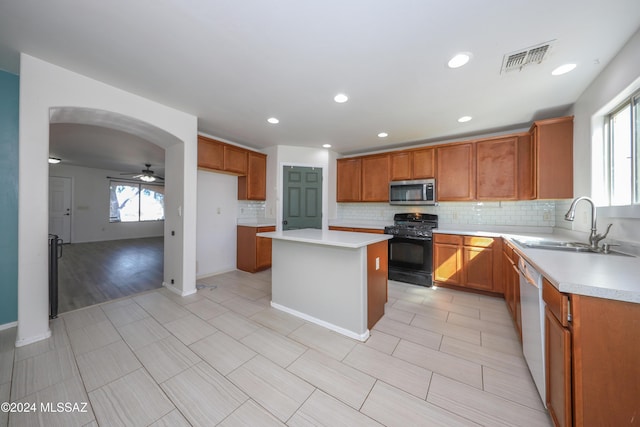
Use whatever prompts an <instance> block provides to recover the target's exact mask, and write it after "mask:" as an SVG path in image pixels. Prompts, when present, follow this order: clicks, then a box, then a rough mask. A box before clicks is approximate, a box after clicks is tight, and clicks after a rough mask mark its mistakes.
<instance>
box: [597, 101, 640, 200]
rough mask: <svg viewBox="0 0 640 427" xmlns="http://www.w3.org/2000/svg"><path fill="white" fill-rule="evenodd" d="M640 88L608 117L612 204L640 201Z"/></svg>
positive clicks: (609, 189) (607, 132)
mask: <svg viewBox="0 0 640 427" xmlns="http://www.w3.org/2000/svg"><path fill="white" fill-rule="evenodd" d="M639 107H640V91H638V92H636V93H634V94H633V95H632V96H631V97H629V98H627V99H626V100H625V101H624V102H623V103H622V104H620V105H619V106H618V107H617V108H615V109H614V110H612V111H611V112H610V113H609V114H608V115H607V117H606V123H605V134H606V137H607V140H606V145H605V147H606V156H605V159H606V162H605V163H606V165H605V166H606V169H607V170H606V179H607V181H608V182H607V184H608V196H609V206H631V205H638V204H640V129H639V127H640V113H639V112H638V108H639Z"/></svg>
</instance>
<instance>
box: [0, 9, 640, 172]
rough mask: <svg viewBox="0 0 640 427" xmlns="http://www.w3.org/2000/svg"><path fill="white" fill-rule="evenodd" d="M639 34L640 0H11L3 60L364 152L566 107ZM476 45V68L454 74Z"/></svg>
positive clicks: (270, 132)
mask: <svg viewBox="0 0 640 427" xmlns="http://www.w3.org/2000/svg"><path fill="white" fill-rule="evenodd" d="M639 28H640V1H638V0H607V1H603V0H598V1H595V0H561V1H558V0H536V1H525V0H486V1H478V0H447V1H443V0H437V1H436V0H401V1H393V0H348V1H345V0H324V1H319V0H316V1H313V0H307V1H301V0H237V1H222V0H136V1H130V0H109V1H86V0H62V1H38V0H20V1H14V0H0V68H3V69H6V70H8V71H13V72H17V71H18V70H19V66H18V59H19V56H18V52H20V51H22V52H25V53H28V54H30V55H33V56H36V57H38V58H41V59H43V60H46V61H49V62H52V63H54V64H57V65H60V66H63V67H66V68H68V69H71V70H73V71H75V72H78V73H81V74H84V75H87V76H90V77H92V78H95V79H97V80H101V81H104V82H106V83H108V84H111V85H114V86H117V87H119V88H121V89H124V90H127V91H129V92H132V93H136V94H139V95H141V96H144V97H146V98H149V99H152V100H155V101H157V102H160V103H163V104H166V105H169V106H172V107H174V108H177V109H180V110H182V111H186V112H188V113H191V114H194V115H196V116H198V118H199V121H198V128H199V130H200V131H201V132H204V133H207V134H210V135H213V136H216V137H219V138H223V139H227V140H230V141H232V142H236V143H239V144H242V145H246V146H249V147H254V148H257V149H260V148H264V147H268V146H272V145H277V144H283V145H298V146H307V147H319V146H320V145H321V144H324V143H330V144H332V145H333V149H334V150H335V151H337V152H339V153H343V154H349V153H358V152H367V151H375V150H381V149H386V148H391V147H398V146H402V145H410V144H416V143H422V142H430V141H436V140H443V139H449V138H452V137H461V136H464V135H470V134H480V133H490V132H496V131H502V130H511V129H515V128H522V127H524V126H528V124H529V123H530V122H531V121H532V120H534V119H540V118H547V117H551V116H557V115H560V114H564V113H566V112H567V110H568V108H570V106H571V105H572V104H573V103H574V102H575V101H576V99H577V98H578V97H579V96H580V94H581V93H582V92H583V91H584V90H585V89H586V87H587V86H588V85H589V83H590V82H591V81H593V79H594V78H595V77H596V76H597V74H598V73H600V72H601V71H602V70H603V68H604V67H605V66H606V64H607V63H608V62H609V61H610V60H611V58H612V57H613V56H614V55H615V54H616V53H617V52H618V51H619V50H620V48H621V47H622V46H623V45H624V43H625V42H626V41H627V40H628V39H629V38H630V37H631V36H632V35H633V34H634V33H635V32H636V31H637V30H638V29H639ZM550 40H555V43H554V45H553V48H552V50H551V51H550V54H549V55H548V57H547V59H546V60H544V61H543V62H542V63H541V64H539V65H532V66H529V67H526V68H524V69H523V70H522V71H519V72H518V71H514V72H510V73H506V74H502V75H501V73H500V68H501V65H502V60H503V56H504V55H505V54H507V53H511V52H514V51H517V50H519V49H523V48H527V47H530V46H533V45H536V44H539V43H543V42H547V41H550ZM460 51H467V52H471V53H472V60H471V62H470V63H469V64H468V65H466V66H465V67H462V68H460V69H456V70H452V69H449V68H447V67H446V63H447V61H448V59H449V58H450V57H451V56H453V55H454V54H455V53H458V52H460ZM639 54H640V53H639ZM567 62H573V63H576V64H577V65H578V67H577V68H576V70H574V71H573V72H571V73H569V74H566V75H564V76H559V77H553V76H551V74H550V72H551V70H552V69H554V68H555V67H557V66H559V65H561V64H564V63H567ZM338 92H344V93H346V94H347V95H348V96H349V97H350V100H349V101H348V102H347V103H345V104H337V103H335V102H334V101H333V97H334V95H335V94H337V93H338ZM463 115H470V116H473V120H472V121H470V122H468V123H463V124H461V123H458V122H457V119H458V118H459V117H460V116H463ZM272 116H274V117H277V118H279V119H280V123H279V124H278V125H271V124H269V123H267V121H266V120H267V118H269V117H272ZM61 128H62V129H61V131H60V133H61V134H64V133H65V132H70V130H69V129H64V127H63V126H62V127H61ZM63 130H64V132H63ZM84 130H86V129H83V131H84ZM78 131H80V130H78ZM383 131H384V132H388V134H389V136H388V137H387V138H385V139H380V138H378V137H377V134H378V133H379V132H383ZM66 135H67V136H68V133H67V134H66ZM97 135H98V133H97V134H96V139H98V137H97ZM120 136H122V135H120ZM83 137H86V135H84V136H83ZM78 138H79V137H77V136H76V139H78ZM54 142H55V141H54V139H52V147H54ZM111 147H112V149H115V148H113V147H115V145H112V146H111ZM144 162H146V160H143V159H142V157H140V158H139V163H144ZM149 162H151V163H154V162H155V160H149ZM140 167H142V166H140Z"/></svg>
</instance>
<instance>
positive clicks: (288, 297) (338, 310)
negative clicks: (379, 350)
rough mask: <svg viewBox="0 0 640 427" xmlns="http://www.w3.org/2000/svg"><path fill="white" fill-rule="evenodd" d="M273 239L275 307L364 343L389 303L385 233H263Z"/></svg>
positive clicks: (260, 235)
mask: <svg viewBox="0 0 640 427" xmlns="http://www.w3.org/2000/svg"><path fill="white" fill-rule="evenodd" d="M258 236H259V237H268V238H271V239H272V252H273V253H272V267H271V289H272V290H271V294H272V295H271V306H272V307H274V308H276V309H279V310H282V311H285V312H287V313H290V314H293V315H294V316H297V317H300V318H302V319H305V320H308V321H310V322H313V323H316V324H318V325H321V326H323V327H326V328H328V329H331V330H333V331H336V332H338V333H341V334H343V335H346V336H348V337H351V338H354V339H357V340H360V341H365V340H366V339H367V338H368V337H369V329H370V328H372V327H373V325H374V324H375V323H376V322H377V321H378V320H379V319H380V317H382V315H383V314H384V304H385V303H386V301H387V275H388V254H387V251H388V244H387V240H389V239H390V238H391V237H392V236H390V235H386V234H371V233H355V232H344V231H333V230H317V229H303V230H288V231H275V232H267V233H259V234H258Z"/></svg>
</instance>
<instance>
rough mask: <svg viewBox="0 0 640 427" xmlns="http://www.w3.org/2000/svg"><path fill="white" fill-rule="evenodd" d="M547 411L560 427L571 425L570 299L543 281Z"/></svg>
mask: <svg viewBox="0 0 640 427" xmlns="http://www.w3.org/2000/svg"><path fill="white" fill-rule="evenodd" d="M542 292H543V299H544V301H545V303H546V308H545V323H544V324H545V326H544V332H545V333H544V335H545V365H546V373H545V374H546V383H547V385H546V394H547V399H546V400H547V401H546V403H547V410H548V411H549V415H550V416H551V419H552V420H553V423H554V424H555V425H556V426H558V427H570V426H571V425H572V404H571V401H572V398H571V330H570V329H569V298H568V297H567V296H566V295H564V294H561V293H560V292H558V291H557V290H556V288H554V287H553V285H552V284H551V283H549V282H548V281H547V280H546V279H544V280H543V288H542Z"/></svg>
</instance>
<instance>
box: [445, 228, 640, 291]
mask: <svg viewBox="0 0 640 427" xmlns="http://www.w3.org/2000/svg"><path fill="white" fill-rule="evenodd" d="M527 231H528V232H518V231H515V230H514V231H512V232H496V231H489V232H484V231H479V230H464V229H462V230H457V229H454V228H449V229H441V228H438V229H437V230H434V232H435V233H445V234H461V235H470V236H488V237H504V238H506V239H509V240H510V241H511V242H512V243H513V244H514V246H515V248H516V250H517V251H518V253H520V254H521V255H522V256H523V257H524V258H525V259H526V260H527V261H528V262H529V263H530V264H532V265H533V266H534V267H535V268H536V270H538V271H539V272H540V273H541V274H542V275H543V276H544V277H546V278H547V280H549V281H550V282H551V283H552V284H553V285H554V286H555V287H556V288H557V289H558V290H559V291H560V292H566V293H572V294H578V295H587V296H593V297H598V298H606V299H613V300H619V301H627V302H633V303H640V257H638V256H634V257H630V256H622V255H614V254H609V255H604V254H595V253H584V252H580V253H576V252H565V251H558V250H549V249H534V248H529V247H525V246H521V245H519V244H518V243H517V242H514V241H513V239H515V238H523V237H524V238H544V239H548V240H569V241H576V240H577V241H585V242H586V239H575V238H571V237H569V238H567V235H565V234H563V233H555V234H554V233H533V232H531V230H527ZM572 237H573V236H572ZM616 249H617V248H616Z"/></svg>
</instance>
